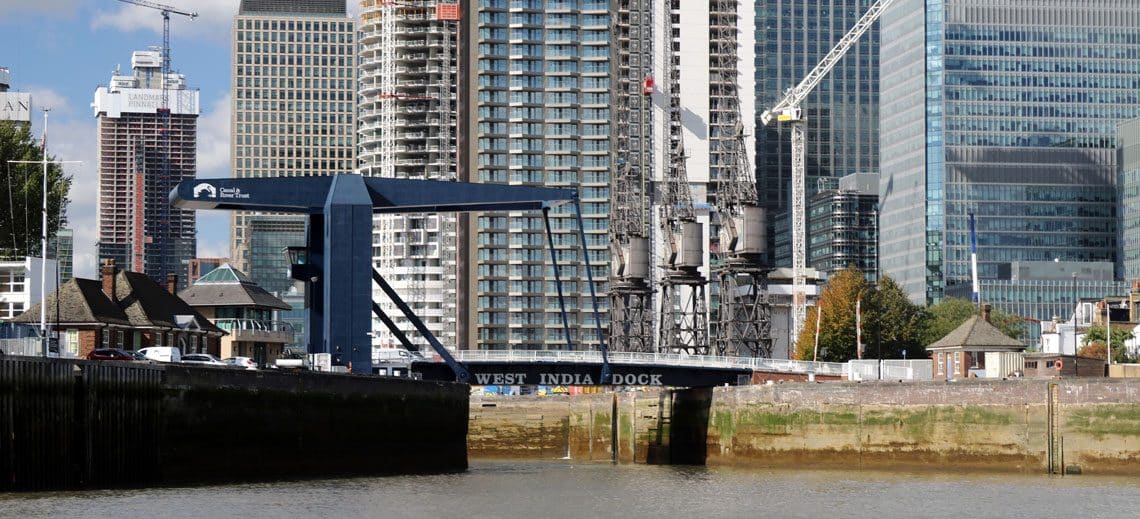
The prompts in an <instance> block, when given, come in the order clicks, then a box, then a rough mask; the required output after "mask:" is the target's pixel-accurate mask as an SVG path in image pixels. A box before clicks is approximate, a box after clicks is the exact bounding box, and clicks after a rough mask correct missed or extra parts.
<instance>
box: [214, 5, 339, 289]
mask: <svg viewBox="0 0 1140 519" xmlns="http://www.w3.org/2000/svg"><path fill="white" fill-rule="evenodd" d="M355 38H356V29H355V22H354V21H353V20H352V19H351V18H348V17H347V14H346V10H345V0H289V1H285V0H242V1H241V4H240V6H239V8H238V14H237V16H236V17H234V26H233V59H232V67H233V73H232V79H231V81H232V83H231V92H232V94H233V95H232V97H233V99H232V103H233V107H232V112H231V121H230V125H231V126H230V129H231V137H230V161H231V166H232V170H233V176H234V177H235V178H262V177H278V176H314V175H334V174H338V173H351V172H352V171H353V168H354V165H355V164H354V163H355V159H354V148H355V142H356V139H355V117H356V87H355V81H356V79H355V78H356V43H355V41H356V40H355ZM255 216H256V214H254V213H250V212H235V213H233V216H232V217H231V218H232V225H231V229H230V233H231V235H230V238H231V241H230V258H231V260H232V261H233V262H234V263H233V264H234V266H235V267H237V268H238V270H241V271H242V272H248V273H249V275H250V277H251V278H253V280H254V281H255V282H256V283H258V284H259V285H261V286H263V287H266V286H277V285H281V284H288V283H289V282H288V273H287V272H285V271H280V272H278V270H277V269H272V270H271V271H268V272H269V274H267V275H268V276H270V277H265V276H263V275H262V274H261V273H260V272H261V271H258V272H255V270H256V269H253V268H252V265H251V261H252V259H251V256H252V254H253V252H252V251H251V244H252V243H253V242H254V241H255V239H254V238H253V237H252V236H251V233H253V232H256V231H255V230H254V229H253V227H252V226H251V222H252V220H254V219H255ZM293 218H295V219H296V221H297V222H302V223H300V225H303V221H304V220H303V218H302V217H297V216H294V217H293ZM270 241H272V240H270ZM291 245H296V246H300V245H304V243H303V241H302V242H299V243H294V244H291ZM259 276H260V278H259Z"/></svg>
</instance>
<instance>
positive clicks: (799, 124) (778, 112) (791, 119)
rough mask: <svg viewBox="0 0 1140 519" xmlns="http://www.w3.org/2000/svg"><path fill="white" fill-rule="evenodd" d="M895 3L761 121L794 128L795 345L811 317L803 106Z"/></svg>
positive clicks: (874, 12) (879, 9) (873, 15)
mask: <svg viewBox="0 0 1140 519" xmlns="http://www.w3.org/2000/svg"><path fill="white" fill-rule="evenodd" d="M892 2H894V0H876V1H875V3H874V4H872V5H871V7H869V8H867V12H866V13H864V14H863V16H862V17H861V18H859V21H857V22H855V26H853V27H851V29H850V30H848V31H847V34H844V35H843V38H840V40H839V42H838V43H836V44H835V46H834V47H832V49H831V51H830V52H828V53H827V55H826V56H824V57H823V59H822V60H820V62H819V63H818V64H817V65H816V66H815V68H813V69H812V70H811V71H810V72H808V73H807V75H806V76H805V77H804V79H803V80H802V81H800V83H799V84H798V85H796V86H795V87H793V88H791V89H789V90H788V91H787V92H785V93H784V97H783V99H780V101H779V102H778V103H776V104H775V105H774V106H772V108H769V109H768V110H767V111H765V112H764V113H763V114H761V115H760V121H761V122H762V123H764V124H765V125H767V124H770V123H771V122H772V121H774V120H776V121H780V122H788V123H791V125H792V207H791V210H792V213H791V217H792V218H791V221H792V336H791V339H790V341H789V343H790V344H794V343H795V341H796V339H798V338H799V335H800V330H802V329H803V327H804V320H805V319H806V317H807V279H806V276H807V248H806V244H807V239H806V237H805V234H806V232H805V228H804V227H805V225H806V224H805V221H806V220H805V219H806V217H805V215H804V204H805V200H804V196H805V189H804V182H805V180H804V177H805V175H806V172H805V167H804V154H805V149H804V120H803V110H802V109H801V108H800V103H803V101H804V99H806V98H807V96H808V94H811V92H812V91H813V90H815V87H816V86H818V85H819V83H820V81H823V78H824V77H825V76H827V74H828V73H830V72H831V69H833V68H835V64H836V63H839V60H840V59H843V56H844V55H846V54H847V51H848V50H850V49H851V47H852V46H854V45H855V43H856V42H857V41H859V38H860V37H861V36H863V33H865V32H867V30H868V29H870V28H871V26H872V25H874V24H875V21H876V20H878V19H879V16H881V15H882V14H883V11H885V10H886V8H887V7H888V6H890V5H891V3H892Z"/></svg>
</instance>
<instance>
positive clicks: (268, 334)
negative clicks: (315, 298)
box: [214, 319, 293, 344]
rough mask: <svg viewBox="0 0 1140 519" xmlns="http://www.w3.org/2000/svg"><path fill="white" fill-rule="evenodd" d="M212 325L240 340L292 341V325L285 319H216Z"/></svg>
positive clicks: (283, 342)
mask: <svg viewBox="0 0 1140 519" xmlns="http://www.w3.org/2000/svg"><path fill="white" fill-rule="evenodd" d="M214 325H215V326H217V327H218V328H221V329H223V330H225V331H226V333H228V334H230V338H231V339H233V340H234V341H241V342H278V343H282V344H288V343H292V342H293V325H292V324H290V323H288V322H285V321H259V320H256V319H217V320H215V321H214Z"/></svg>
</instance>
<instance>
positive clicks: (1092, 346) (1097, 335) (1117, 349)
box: [1078, 326, 1136, 363]
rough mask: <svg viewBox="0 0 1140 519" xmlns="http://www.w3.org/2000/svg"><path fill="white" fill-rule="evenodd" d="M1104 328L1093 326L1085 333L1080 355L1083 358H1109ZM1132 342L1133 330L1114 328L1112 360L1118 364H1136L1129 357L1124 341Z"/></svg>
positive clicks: (1120, 327)
mask: <svg viewBox="0 0 1140 519" xmlns="http://www.w3.org/2000/svg"><path fill="white" fill-rule="evenodd" d="M1105 335H1106V333H1105V327H1104V326H1091V327H1089V329H1088V330H1086V331H1085V335H1084V339H1083V340H1082V341H1081V344H1083V345H1084V346H1082V347H1081V349H1080V351H1079V352H1078V354H1079V355H1080V356H1082V357H1092V358H1097V359H1106V358H1108V351H1107V350H1108V347H1107V346H1106V339H1107V337H1105ZM1128 340H1132V330H1131V329H1129V328H1128V327H1126V326H1113V327H1112V360H1113V361H1114V362H1117V363H1122V362H1134V361H1135V360H1136V359H1133V358H1131V357H1129V356H1128V349H1127V348H1125V346H1124V341H1128Z"/></svg>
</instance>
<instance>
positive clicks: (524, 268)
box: [458, 0, 755, 349]
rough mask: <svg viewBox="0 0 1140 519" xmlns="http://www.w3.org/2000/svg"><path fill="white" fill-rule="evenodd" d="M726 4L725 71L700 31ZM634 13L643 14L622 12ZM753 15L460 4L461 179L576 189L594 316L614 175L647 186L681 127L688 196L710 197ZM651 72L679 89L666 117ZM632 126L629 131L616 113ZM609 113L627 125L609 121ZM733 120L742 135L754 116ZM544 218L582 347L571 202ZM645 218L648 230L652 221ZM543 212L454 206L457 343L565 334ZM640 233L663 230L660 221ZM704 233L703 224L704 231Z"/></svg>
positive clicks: (581, 285)
mask: <svg viewBox="0 0 1140 519" xmlns="http://www.w3.org/2000/svg"><path fill="white" fill-rule="evenodd" d="M643 4H644V5H643ZM646 8H647V9H648V14H638V15H637V16H634V15H632V14H631V12H633V11H637V12H638V13H646V11H645V9H646ZM725 11H732V12H734V13H736V17H737V20H738V22H737V23H739V24H740V27H743V29H742V30H740V31H739V33H738V46H737V48H736V49H735V50H736V52H737V53H739V55H738V56H737V58H738V59H739V60H740V61H738V62H737V69H736V70H733V71H731V72H729V73H728V74H722V73H721V72H723V70H722V69H721V67H720V66H719V65H718V64H720V63H723V62H722V61H721V60H719V53H721V52H725V51H726V49H725V48H724V47H723V46H721V45H720V43H722V42H720V41H719V39H718V38H713V37H712V36H713V35H714V34H715V33H716V30H717V28H718V24H723V23H726V16H725V14H726V13H725ZM642 16H645V17H646V20H645V21H644V22H642V23H643V24H644V25H642V26H638V27H630V26H629V25H628V24H630V23H638V20H639V19H640V17H642ZM753 18H754V17H753V14H752V11H751V4H750V3H748V2H728V1H718V2H710V3H704V4H700V3H699V2H680V1H672V2H667V3H660V2H644V3H639V2H637V1H634V0H630V1H622V2H618V3H617V4H615V5H611V2H609V1H605V0H578V1H568V0H516V1H511V2H507V1H505V0H481V1H478V2H472V3H471V4H470V5H467V6H465V9H464V12H463V20H464V21H463V30H462V31H461V34H462V40H461V43H460V49H461V58H460V60H461V61H460V63H459V67H460V94H459V113H460V116H461V118H462V119H461V121H460V125H461V127H462V128H463V129H464V130H465V131H464V132H463V134H462V135H460V141H459V143H458V147H459V154H460V156H459V170H458V175H459V178H460V180H464V181H472V182H488V183H501V184H513V185H533V186H547V187H561V188H570V189H576V190H578V192H579V193H580V195H581V198H582V209H583V220H584V228H585V233H586V250H587V251H588V254H589V262H590V266H591V267H592V271H591V275H592V277H593V280H594V284H595V287H594V288H595V290H596V293H597V294H598V296H599V301H598V302H599V306H600V307H601V312H602V315H600V316H598V317H599V318H600V319H601V321H602V323H601V324H602V326H603V327H605V326H606V321H607V320H608V316H607V315H606V304H607V301H606V299H605V297H604V296H605V294H606V289H607V278H608V275H609V259H610V258H609V243H608V238H609V236H608V231H609V226H610V223H611V222H610V216H611V214H612V211H613V210H614V207H613V205H612V204H614V203H618V202H616V201H614V200H611V181H612V180H613V179H612V178H611V172H612V171H613V170H614V168H616V167H619V165H621V167H625V165H626V164H629V165H630V167H634V168H638V169H641V170H642V171H644V177H645V183H644V185H645V186H647V189H651V187H650V186H653V185H655V183H656V182H660V181H662V180H664V175H665V172H666V171H668V168H667V167H666V165H667V161H668V157H669V153H670V152H671V146H672V144H674V143H675V142H676V139H677V137H678V136H679V135H683V140H684V144H685V156H686V168H687V171H688V179H689V183H690V184H691V187H692V191H693V196H694V201H695V202H696V204H697V205H699V206H703V204H705V203H706V202H707V200H708V191H709V184H710V182H711V181H712V180H711V178H710V177H711V176H713V175H718V174H719V172H720V171H721V168H723V167H726V164H725V163H724V162H723V161H722V160H720V157H721V155H720V153H721V152H720V149H721V148H720V146H719V141H721V140H723V139H725V138H727V137H728V136H729V135H730V134H727V133H726V132H725V131H724V130H725V128H724V126H725V124H727V123H723V124H722V121H724V118H723V117H722V116H723V112H724V111H725V110H727V106H728V105H727V104H726V103H723V102H722V101H723V99H722V98H721V97H720V96H721V95H723V94H720V92H723V91H724V90H723V88H719V87H723V85H724V84H725V83H728V82H732V81H736V82H738V84H740V85H742V88H743V89H745V91H746V92H748V93H749V95H746V96H743V97H744V98H742V99H739V101H738V102H739V103H740V104H741V105H742V106H743V109H744V110H746V112H747V113H752V112H754V111H755V108H754V106H753V100H752V98H751V94H750V92H752V91H753V87H752V81H753V74H752V56H751V52H752V48H753V45H752V38H753V32H752V30H751V24H752V20H753ZM666 27H667V28H668V30H665V29H664V28H666ZM667 46H671V47H672V48H673V49H674V52H673V54H674V60H675V63H674V65H673V70H674V71H675V72H676V77H675V78H666V74H665V70H666V67H665V64H664V57H665V55H666V49H667V48H669V47H667ZM714 65H716V66H714ZM646 76H648V77H646ZM647 80H649V81H648V82H647ZM662 85H675V88H677V89H679V90H678V91H677V103H679V110H678V113H679V114H680V119H679V120H671V117H672V110H670V103H672V100H671V97H669V96H667V95H666V93H667V92H672V87H666V89H663V88H662ZM643 88H648V89H649V91H650V92H649V95H648V96H645V94H644V93H643V92H640V90H641V89H643ZM639 95H640V96H643V97H644V98H643V97H638V96H639ZM646 100H647V101H646ZM734 101H735V100H734ZM623 105H624V106H628V107H629V108H630V109H634V105H637V106H638V107H639V108H638V109H639V110H641V112H639V113H640V115H638V116H637V118H636V119H634V118H632V116H629V115H627V114H623V113H619V112H620V110H619V109H618V108H616V107H620V106H623ZM625 117H630V118H629V119H625ZM619 118H621V120H619ZM635 123H636V124H637V125H638V128H637V129H633V128H630V127H629V126H628V125H630V124H635ZM615 124H622V125H626V126H623V127H622V128H620V131H619V129H615ZM744 125H745V128H746V129H745V131H746V133H748V134H751V133H752V128H753V125H754V122H753V121H752V117H751V116H748V117H746V118H745V121H744ZM643 134H644V135H645V136H644V138H643V139H639V138H638V137H639V136H641V135H643ZM465 135H470V136H472V137H469V138H466V139H464V136H465ZM634 141H638V142H641V143H643V144H637V143H635V142H634ZM751 153H752V150H749V155H751ZM634 155H636V158H635V157H634ZM635 160H636V161H637V163H636V164H633V161H635ZM710 171H712V173H710ZM649 212H653V213H656V211H654V210H652V209H651V210H649ZM550 218H551V228H552V231H553V234H554V247H555V249H556V250H557V251H558V262H559V265H560V267H561V274H562V276H561V277H562V280H563V286H562V289H563V293H564V294H565V297H564V300H565V302H566V312H567V314H568V320H569V327H570V329H571V342H572V343H573V345H574V346H575V347H578V348H586V349H589V348H594V347H596V346H597V342H598V341H597V337H596V335H595V330H594V326H595V315H594V311H593V308H592V302H591V300H590V297H591V293H590V286H589V285H588V283H587V281H586V280H587V275H586V274H587V273H586V271H585V268H586V261H585V259H586V258H584V257H583V255H582V249H581V248H580V244H579V240H578V237H577V236H576V232H577V223H576V222H575V221H574V214H573V208H572V207H570V206H561V207H558V208H554V209H552V210H551V211H550ZM703 221H705V222H706V223H707V218H704V219H703ZM652 222H653V223H647V227H649V226H656V225H658V223H659V222H657V221H656V219H652ZM543 225H544V223H543V219H542V217H541V215H540V214H537V213H496V212H484V213H480V214H478V215H473V216H472V217H471V218H470V219H464V218H463V217H461V218H460V220H459V229H460V245H459V249H460V264H459V273H460V278H461V279H460V295H459V303H460V308H461V309H463V308H469V311H467V312H461V314H460V319H459V340H460V341H461V342H462V343H466V344H467V345H469V346H470V347H471V348H479V349H504V348H516V349H543V348H563V347H565V338H564V336H563V325H562V321H561V314H560V309H559V308H560V306H559V301H558V287H557V286H556V284H555V279H554V270H553V266H552V264H551V261H550V252H549V251H548V250H547V245H546V242H547V240H546V236H545V229H544V227H543ZM652 232H655V233H658V236H660V234H659V233H660V231H659V230H657V229H653V230H652ZM713 235H715V232H709V230H708V229H707V228H706V229H705V236H706V237H708V236H713ZM656 243H657V244H658V245H660V244H661V243H663V240H661V239H660V238H657V242H656ZM706 256H707V252H706ZM706 265H707V261H706ZM652 268H653V269H654V270H656V269H657V266H656V264H654V266H653V267H652ZM654 275H659V273H655V274H654ZM708 275H709V273H708V269H707V268H706V269H705V276H706V277H707V276H708Z"/></svg>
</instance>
